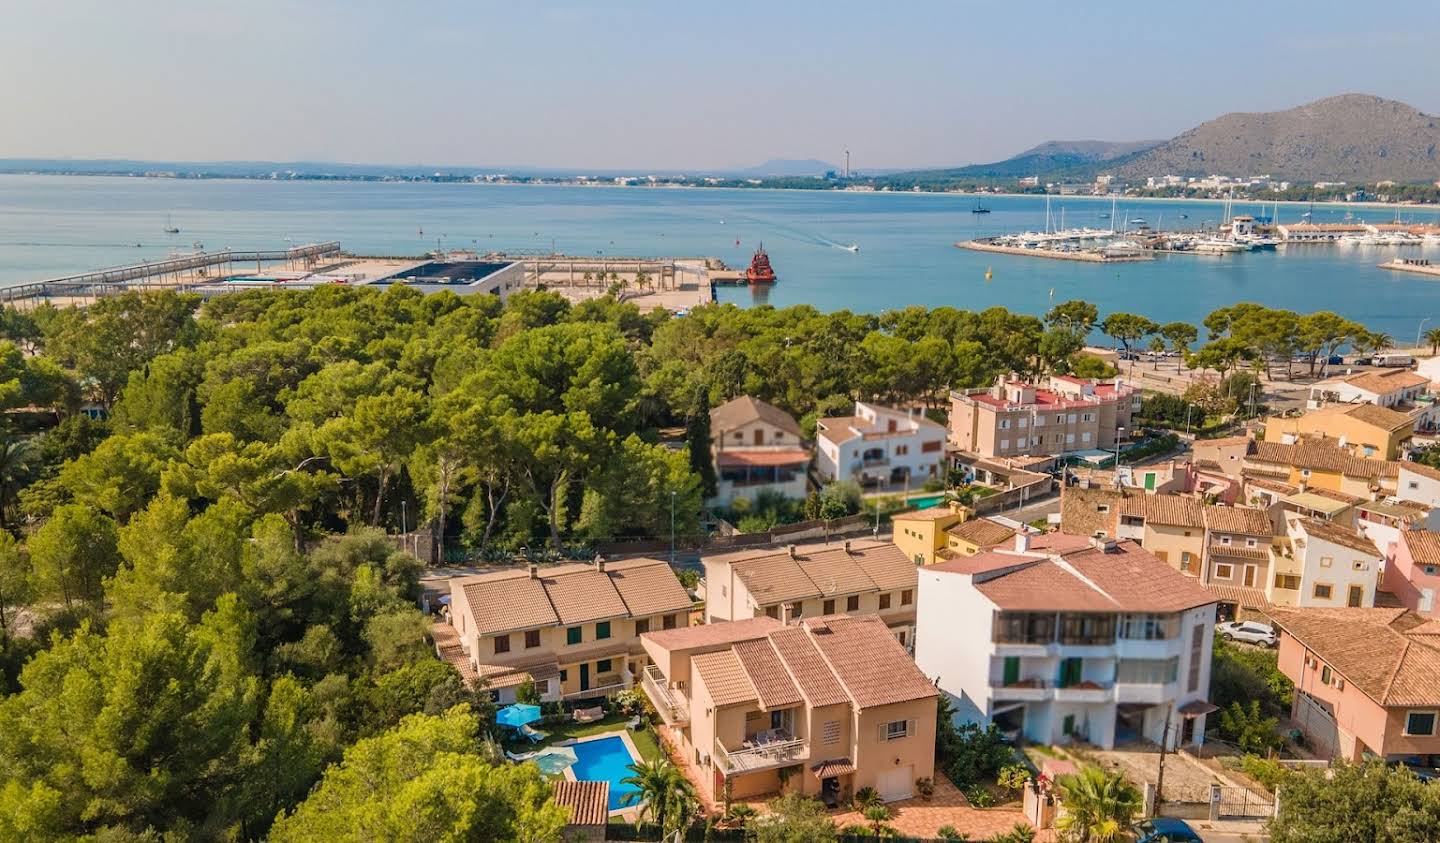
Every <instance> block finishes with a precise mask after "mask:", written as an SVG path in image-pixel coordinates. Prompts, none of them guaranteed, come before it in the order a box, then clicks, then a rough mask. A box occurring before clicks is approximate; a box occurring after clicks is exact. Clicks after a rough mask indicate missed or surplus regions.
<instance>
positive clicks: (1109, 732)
mask: <svg viewBox="0 0 1440 843" xmlns="http://www.w3.org/2000/svg"><path fill="white" fill-rule="evenodd" d="M919 578H920V580H919V587H920V599H919V605H918V607H917V622H916V651H915V661H916V664H918V665H919V666H920V669H921V670H922V671H924V673H925V675H926V676H929V677H930V678H931V679H932V680H933V681H934V682H935V683H936V684H937V686H938V687H939V688H940V689H941V690H942V691H944V692H945V693H946V695H947V696H948V697H949V699H950V704H951V708H952V709H953V710H954V711H955V718H956V721H957V722H961V723H965V722H969V723H978V724H981V725H989V724H994V725H995V726H997V727H998V728H999V729H1000V730H1001V731H1003V732H1006V733H1011V734H1020V735H1023V736H1024V737H1025V738H1026V739H1027V740H1031V741H1037V742H1040V743H1045V744H1055V743H1067V742H1069V741H1071V740H1081V741H1085V742H1087V743H1090V744H1093V745H1095V746H1099V747H1103V748H1106V749H1108V748H1111V747H1113V746H1115V745H1116V744H1117V743H1125V742H1127V741H1130V740H1135V739H1138V738H1144V739H1146V740H1150V741H1153V742H1155V743H1160V742H1161V741H1162V740H1163V741H1164V744H1165V746H1167V747H1170V748H1174V747H1176V746H1177V745H1180V744H1195V745H1199V744H1200V743H1202V742H1203V741H1204V734H1205V717H1206V715H1207V714H1208V713H1209V712H1211V711H1213V710H1214V706H1212V705H1210V704H1209V703H1208V702H1207V701H1206V695H1207V692H1208V689H1209V686H1210V648H1211V644H1212V641H1213V638H1214V627H1215V598H1214V596H1213V595H1211V594H1210V593H1208V592H1207V591H1206V590H1205V589H1204V588H1202V587H1201V586H1200V585H1199V583H1197V582H1196V581H1195V579H1194V578H1192V577H1187V576H1185V575H1184V574H1181V573H1179V572H1178V571H1176V570H1174V569H1173V568H1172V567H1170V566H1169V565H1167V564H1165V563H1164V562H1161V561H1160V560H1159V559H1156V558H1155V557H1154V556H1153V555H1152V554H1150V553H1148V552H1146V551H1145V550H1142V549H1141V548H1140V547H1139V545H1137V544H1135V543H1134V542H1130V541H1120V542H1116V541H1113V540H1107V539H1088V538H1084V537H1079V536H1064V535H1058V534H1050V535H1046V536H1039V537H1035V538H1034V539H1033V540H1030V541H1027V539H1026V537H1024V536H1019V537H1017V539H1016V546H1015V547H1014V548H1013V549H1010V550H1006V551H987V552H985V553H981V554H979V555H976V556H971V557H967V558H964V559H957V560H954V561H951V562H945V563H942V564H939V565H930V566H927V567H925V568H921V569H920V571H919ZM1167 724H1168V726H1167Z"/></svg>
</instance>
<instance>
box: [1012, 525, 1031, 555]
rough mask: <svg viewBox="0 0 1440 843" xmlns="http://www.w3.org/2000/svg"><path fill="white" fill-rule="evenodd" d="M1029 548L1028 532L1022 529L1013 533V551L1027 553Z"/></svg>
mask: <svg viewBox="0 0 1440 843" xmlns="http://www.w3.org/2000/svg"><path fill="white" fill-rule="evenodd" d="M1029 550H1030V534H1029V533H1027V532H1025V531H1024V530H1023V529H1022V530H1021V531H1020V532H1018V533H1016V534H1015V552H1016V553H1027V552H1029Z"/></svg>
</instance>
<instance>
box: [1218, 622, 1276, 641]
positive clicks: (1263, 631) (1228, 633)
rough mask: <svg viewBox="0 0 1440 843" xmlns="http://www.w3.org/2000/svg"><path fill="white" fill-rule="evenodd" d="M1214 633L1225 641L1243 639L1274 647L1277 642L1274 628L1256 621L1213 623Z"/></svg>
mask: <svg viewBox="0 0 1440 843" xmlns="http://www.w3.org/2000/svg"><path fill="white" fill-rule="evenodd" d="M1215 633H1216V634H1217V635H1219V636H1220V637H1221V638H1224V639H1225V640H1226V641H1244V642H1245V643H1246V644H1260V645H1262V646H1265V647H1274V646H1275V645H1276V644H1277V643H1279V640H1280V639H1279V638H1278V637H1277V636H1276V635H1275V630H1274V629H1272V628H1270V627H1268V626H1266V625H1265V624H1263V623H1260V622H1258V621H1231V622H1230V623H1221V624H1216V625H1215Z"/></svg>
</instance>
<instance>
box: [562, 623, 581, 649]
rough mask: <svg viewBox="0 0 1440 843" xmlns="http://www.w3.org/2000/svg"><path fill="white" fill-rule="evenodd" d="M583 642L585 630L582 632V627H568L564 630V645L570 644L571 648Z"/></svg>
mask: <svg viewBox="0 0 1440 843" xmlns="http://www.w3.org/2000/svg"><path fill="white" fill-rule="evenodd" d="M584 640H585V630H584V628H583V627H578V626H572V627H569V628H568V629H566V630H565V643H566V644H570V645H572V646H573V645H575V644H579V643H580V642H581V641H584Z"/></svg>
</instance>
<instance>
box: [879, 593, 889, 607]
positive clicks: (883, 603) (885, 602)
mask: <svg viewBox="0 0 1440 843" xmlns="http://www.w3.org/2000/svg"><path fill="white" fill-rule="evenodd" d="M880 608H881V609H888V608H890V595H889V594H882V595H880Z"/></svg>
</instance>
